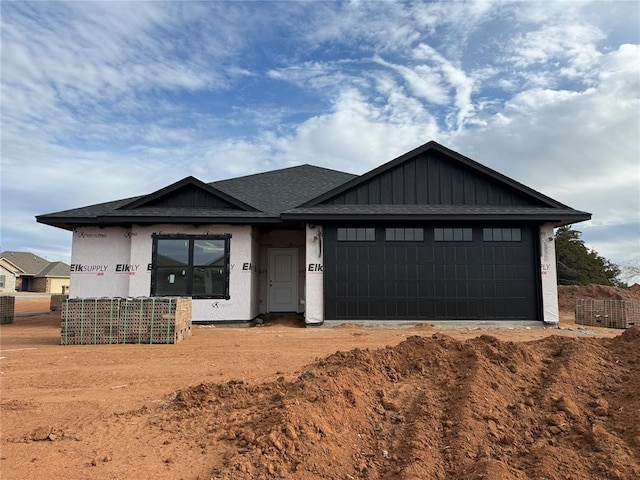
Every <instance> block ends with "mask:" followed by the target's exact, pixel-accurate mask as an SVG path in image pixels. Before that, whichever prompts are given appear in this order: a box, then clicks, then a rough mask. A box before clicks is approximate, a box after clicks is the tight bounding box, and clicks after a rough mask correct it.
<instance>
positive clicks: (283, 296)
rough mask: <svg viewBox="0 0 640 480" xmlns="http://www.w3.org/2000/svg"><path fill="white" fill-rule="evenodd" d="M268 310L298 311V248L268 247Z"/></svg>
mask: <svg viewBox="0 0 640 480" xmlns="http://www.w3.org/2000/svg"><path fill="white" fill-rule="evenodd" d="M269 311H270V312H297V311H298V249H297V248H270V249H269Z"/></svg>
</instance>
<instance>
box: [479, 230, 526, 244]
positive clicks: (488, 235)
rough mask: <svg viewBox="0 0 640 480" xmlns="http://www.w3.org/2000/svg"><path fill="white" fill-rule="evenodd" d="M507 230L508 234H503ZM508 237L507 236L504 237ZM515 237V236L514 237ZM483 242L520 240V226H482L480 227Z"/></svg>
mask: <svg viewBox="0 0 640 480" xmlns="http://www.w3.org/2000/svg"><path fill="white" fill-rule="evenodd" d="M507 232H508V235H505V234H506V233H507ZM505 237H509V238H505ZM516 237H517V238H516ZM482 241H483V242H492V243H493V242H522V228H520V227H484V228H483V229H482Z"/></svg>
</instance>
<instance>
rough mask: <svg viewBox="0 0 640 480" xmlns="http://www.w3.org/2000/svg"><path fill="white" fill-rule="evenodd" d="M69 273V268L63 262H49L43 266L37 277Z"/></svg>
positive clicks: (61, 275) (59, 275) (58, 275)
mask: <svg viewBox="0 0 640 480" xmlns="http://www.w3.org/2000/svg"><path fill="white" fill-rule="evenodd" d="M70 273H71V268H70V267H69V265H67V264H66V263H64V262H51V263H50V264H48V265H47V266H46V267H44V268H43V269H42V270H41V271H40V272H39V273H38V275H37V276H38V277H68V276H69V275H70Z"/></svg>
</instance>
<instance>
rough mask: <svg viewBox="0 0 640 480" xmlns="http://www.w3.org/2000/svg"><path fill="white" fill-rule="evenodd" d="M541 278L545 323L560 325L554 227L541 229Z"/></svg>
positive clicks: (549, 225) (547, 225) (544, 226)
mask: <svg viewBox="0 0 640 480" xmlns="http://www.w3.org/2000/svg"><path fill="white" fill-rule="evenodd" d="M540 278H541V280H542V307H543V318H542V320H543V321H544V322H545V323H551V324H558V323H559V322H560V314H559V312H558V276H557V273H556V242H555V237H554V234H553V225H552V224H550V223H547V224H544V225H542V226H541V227H540Z"/></svg>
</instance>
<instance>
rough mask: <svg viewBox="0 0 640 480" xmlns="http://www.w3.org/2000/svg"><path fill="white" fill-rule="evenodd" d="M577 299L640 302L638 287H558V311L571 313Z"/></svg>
mask: <svg viewBox="0 0 640 480" xmlns="http://www.w3.org/2000/svg"><path fill="white" fill-rule="evenodd" d="M577 298H582V299H593V300H605V299H612V300H640V285H639V284H634V285H632V286H631V287H628V288H619V287H610V286H607V285H595V284H592V285H558V305H559V308H560V310H564V311H573V310H574V308H575V300H576V299H577Z"/></svg>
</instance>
